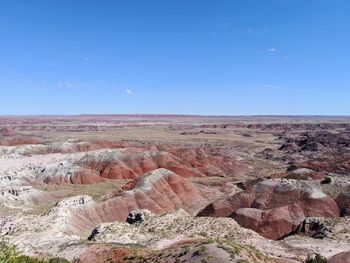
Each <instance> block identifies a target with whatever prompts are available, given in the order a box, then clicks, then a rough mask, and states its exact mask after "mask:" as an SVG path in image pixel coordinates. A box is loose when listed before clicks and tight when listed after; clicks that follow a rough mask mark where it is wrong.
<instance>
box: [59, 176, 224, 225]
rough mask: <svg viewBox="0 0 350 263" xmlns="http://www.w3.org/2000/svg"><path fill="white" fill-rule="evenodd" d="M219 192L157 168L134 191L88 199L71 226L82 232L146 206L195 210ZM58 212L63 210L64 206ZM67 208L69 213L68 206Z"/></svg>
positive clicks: (159, 210) (159, 209)
mask: <svg viewBox="0 0 350 263" xmlns="http://www.w3.org/2000/svg"><path fill="white" fill-rule="evenodd" d="M204 192H205V194H204ZM217 194H218V192H217V191H216V190H212V189H210V188H208V187H205V186H201V188H200V189H199V188H197V187H196V185H195V184H193V183H191V182H190V181H189V180H187V179H185V178H183V177H181V176H179V175H178V174H175V173H173V172H171V171H169V170H166V169H157V170H154V171H152V172H149V173H146V174H144V175H142V176H141V177H140V178H139V179H138V180H137V183H136V185H135V187H134V188H133V189H132V190H129V191H125V192H122V193H121V194H120V195H118V196H116V197H113V198H110V199H108V200H106V201H104V202H101V203H99V204H96V203H94V202H93V201H92V200H90V199H89V200H88V202H87V201H84V202H83V203H82V204H84V205H81V206H79V209H75V210H74V213H71V214H69V215H70V216H69V217H68V218H69V225H70V228H71V229H72V230H73V231H77V232H80V231H83V230H84V229H90V228H93V227H94V226H96V225H98V224H100V223H102V222H112V221H116V220H117V221H123V222H125V221H126V219H127V217H128V215H129V213H130V212H131V211H134V210H137V209H146V210H149V211H152V212H154V213H157V214H163V213H167V212H173V211H175V210H177V209H180V208H185V209H192V208H196V207H197V206H203V205H205V204H206V203H207V202H208V200H209V199H210V198H213V197H214V196H216V195H217ZM85 199H86V198H84V200H85ZM75 203H76V202H75ZM78 203H79V202H78ZM86 204H87V205H86ZM59 207H62V206H61V205H60V206H59ZM63 207H67V206H65V205H64V206H63ZM55 209H57V208H55ZM58 211H61V212H62V210H60V209H58ZM63 211H64V213H66V211H67V209H64V210H63Z"/></svg>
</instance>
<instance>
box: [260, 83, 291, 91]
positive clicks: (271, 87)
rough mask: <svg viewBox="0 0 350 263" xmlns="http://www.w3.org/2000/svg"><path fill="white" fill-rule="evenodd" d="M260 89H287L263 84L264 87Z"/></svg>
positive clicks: (261, 86)
mask: <svg viewBox="0 0 350 263" xmlns="http://www.w3.org/2000/svg"><path fill="white" fill-rule="evenodd" d="M258 88H259V89H264V90H276V89H285V87H283V86H279V85H272V84H262V85H259V86H258Z"/></svg>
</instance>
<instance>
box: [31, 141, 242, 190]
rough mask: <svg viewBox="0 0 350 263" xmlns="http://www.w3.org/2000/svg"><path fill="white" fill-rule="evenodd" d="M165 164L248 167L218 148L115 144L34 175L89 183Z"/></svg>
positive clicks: (210, 172) (213, 170) (202, 170)
mask: <svg viewBox="0 0 350 263" xmlns="http://www.w3.org/2000/svg"><path fill="white" fill-rule="evenodd" d="M159 168H165V169H168V170H170V171H173V172H174V173H176V174H179V175H181V176H182V177H205V176H221V177H223V176H232V175H236V176H240V175H242V174H244V173H245V172H247V171H248V167H247V166H246V165H245V164H244V163H243V162H241V161H238V160H237V159H236V158H235V157H233V156H231V157H229V156H227V155H225V154H223V153H222V152H220V150H218V149H213V148H209V149H207V150H205V149H201V148H194V149H192V148H180V147H166V146H162V147H153V149H152V150H150V151H148V150H145V149H143V148H134V147H127V148H119V149H114V150H105V151H95V152H90V153H87V154H86V155H85V156H84V157H83V158H81V159H80V160H78V161H75V162H70V163H61V164H58V165H57V166H56V167H51V168H48V167H42V168H40V169H39V170H38V171H37V177H38V178H41V179H39V181H40V180H41V181H43V182H44V183H47V184H65V183H72V184H92V183H96V182H101V181H104V180H108V179H112V180H116V179H136V178H138V177H139V176H141V175H142V174H144V173H147V172H149V171H152V170H155V169H159Z"/></svg>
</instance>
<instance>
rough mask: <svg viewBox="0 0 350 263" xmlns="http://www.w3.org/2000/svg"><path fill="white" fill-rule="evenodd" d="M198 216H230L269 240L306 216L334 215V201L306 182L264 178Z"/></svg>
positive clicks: (291, 229)
mask: <svg viewBox="0 0 350 263" xmlns="http://www.w3.org/2000/svg"><path fill="white" fill-rule="evenodd" d="M198 215H199V216H230V217H233V218H234V219H235V220H236V221H237V222H238V223H239V224H240V225H241V226H243V227H246V228H250V229H252V230H254V231H256V232H258V233H259V234H261V235H262V236H264V237H266V238H270V239H279V238H282V237H284V236H286V235H288V234H289V233H291V232H292V231H294V230H295V229H296V228H297V226H298V225H299V224H300V223H301V222H302V221H303V220H304V219H305V218H306V217H317V216H320V217H338V216H339V209H338V206H337V204H336V202H335V201H334V200H333V199H332V198H331V197H329V196H328V195H326V194H324V193H323V192H321V190H319V189H317V188H315V187H313V186H312V185H311V184H310V183H308V182H306V181H299V182H298V181H294V180H291V181H290V180H267V181H263V182H260V183H257V184H256V185H254V186H253V187H250V188H248V189H247V190H245V191H243V192H241V193H238V194H234V195H231V196H228V197H226V198H224V199H219V200H217V201H215V202H213V203H211V204H210V205H208V206H207V207H206V208H205V209H203V210H202V211H201V212H200V213H199V214H198Z"/></svg>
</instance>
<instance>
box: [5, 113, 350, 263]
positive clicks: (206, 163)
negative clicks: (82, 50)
mask: <svg viewBox="0 0 350 263" xmlns="http://www.w3.org/2000/svg"><path fill="white" fill-rule="evenodd" d="M349 121H350V119H349V118H347V117H312V118H311V117H281V116H273V117H250V118H249V117H229V116H220V117H210V116H209V117H207V116H164V115H163V116H162V115H158V116H149V115H148V116H147V115H146V116H141V115H132V116H122V115H112V116H109V115H103V116H94V115H85V116H28V117H6V118H5V117H0V216H1V219H0V228H1V233H2V235H3V236H4V237H5V239H6V240H7V241H9V242H10V243H13V244H16V246H17V248H18V250H19V252H20V253H24V254H28V255H34V256H38V257H43V256H44V257H45V256H48V255H49V256H63V257H67V258H69V259H70V260H76V261H78V262H85V261H84V260H87V257H88V258H91V259H93V258H95V261H97V262H99V261H100V262H106V261H107V262H108V260H109V257H107V256H106V257H105V255H110V257H111V258H115V259H120V261H122V260H125V261H129V262H132V259H133V258H134V259H135V260H138V259H140V261H141V260H142V257H145V258H147V259H148V260H149V261H152V260H153V261H155V258H157V257H158V258H159V259H161V262H176V261H178V260H182V261H184V260H185V261H189V262H190V261H191V260H197V259H198V260H209V259H208V258H207V257H211V256H212V257H213V260H212V261H213V262H220V260H224V261H223V262H228V259H229V260H232V262H236V261H239V260H249V261H257V262H275V261H276V262H288V260H289V262H303V261H304V260H305V258H306V257H307V255H308V254H313V253H320V254H322V255H324V256H326V257H327V258H332V259H333V258H335V259H337V260H338V261H339V260H341V259H342V258H344V257H346V256H347V253H348V240H347V238H346V235H348V232H349V230H348V229H347V228H346V227H345V225H346V224H343V226H344V227H342V229H340V227H339V224H338V223H339V222H342V220H344V222H347V221H346V220H347V219H348V211H349V207H348V199H349V198H348V196H349V194H348V192H349V190H348V186H349V183H350V180H349V171H350V170H349V166H348V159H349V158H348V157H349V154H348V153H349V144H348V140H349V137H348V131H349V127H350V126H349V125H350V124H349V123H350V122H349ZM328 177H330V179H331V180H329V178H328ZM272 178H274V179H272ZM326 179H327V180H326ZM135 209H137V210H140V209H147V210H149V211H151V212H150V214H149V216H146V220H145V221H144V222H142V223H140V224H136V225H129V224H128V223H126V222H125V220H126V218H127V216H128V214H129V213H130V212H132V211H135ZM181 209H183V210H181ZM199 211H200V213H199V214H200V215H201V217H195V216H194V215H197V214H198V212H199ZM339 216H341V217H339ZM310 217H311V218H310ZM326 219H327V220H330V221H331V223H330V225H332V224H333V225H337V226H336V228H335V230H333V233H336V235H334V236H328V234H329V233H328V227H329V226H328V225H322V224H321V223H319V221H318V220H320V222H322V220H326ZM337 229H340V230H339V231H338V230H337ZM253 230H254V231H253ZM343 234H344V235H343ZM88 237H89V239H90V240H89V239H88ZM320 238H322V239H320ZM208 239H209V240H208ZM33 240H35V242H33ZM320 240H322V241H320ZM115 242H117V243H122V244H116V243H115ZM202 242H208V243H203V244H202ZM327 242H328V244H329V247H327ZM186 244H189V247H187V246H186V247H183V245H186ZM337 244H338V246H337ZM201 246H203V247H204V248H201ZM237 248H239V249H238V250H240V251H241V252H242V253H236V252H237ZM203 250H206V251H203ZM101 251H102V252H101ZM186 251H187V252H186ZM231 252H233V254H234V257H235V258H232V257H231V256H232V253H231ZM139 253H140V254H139ZM159 253H163V254H164V255H163V256H161V255H160V254H159ZM201 253H202V254H201ZM86 255H88V256H86ZM121 255H123V256H122V258H121ZM124 257H127V258H125V259H124ZM228 257H229V258H228ZM214 259H215V260H216V261H215V260H214ZM279 259H280V261H278V260H279ZM136 262H137V261H136Z"/></svg>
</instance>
